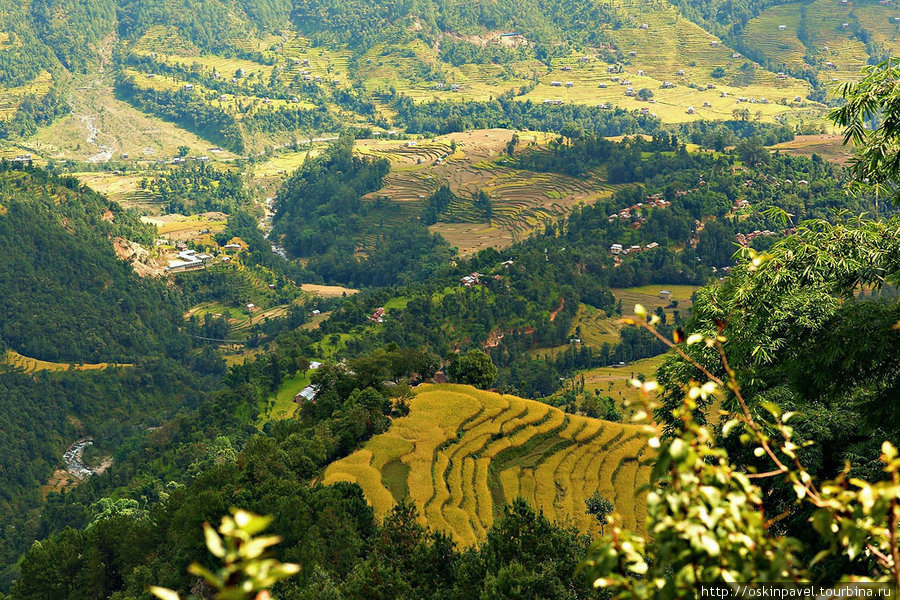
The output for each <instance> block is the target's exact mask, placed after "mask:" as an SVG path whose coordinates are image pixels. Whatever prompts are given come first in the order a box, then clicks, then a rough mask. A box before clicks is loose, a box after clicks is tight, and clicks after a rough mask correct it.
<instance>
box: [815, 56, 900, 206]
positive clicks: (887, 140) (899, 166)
mask: <svg viewBox="0 0 900 600" xmlns="http://www.w3.org/2000/svg"><path fill="white" fill-rule="evenodd" d="M898 78H900V66H897V65H896V64H894V65H892V64H891V61H890V60H888V61H885V62H881V63H878V64H877V65H870V66H867V67H864V68H863V77H862V79H860V80H859V81H857V82H850V81H848V82H846V83H844V84H843V85H842V86H841V96H842V97H843V98H844V100H845V102H846V103H845V104H844V106H841V107H839V108H836V109H834V110H833V111H831V113H830V114H829V115H828V117H829V118H830V119H831V120H832V121H833V122H834V123H835V124H837V125H839V126H841V127H844V144H848V143H850V142H852V143H853V145H854V146H855V148H854V158H853V160H852V161H851V163H850V171H851V172H852V173H853V176H854V179H855V180H856V185H857V186H862V187H874V188H875V189H876V190H878V191H879V192H884V193H886V194H890V195H891V196H893V200H894V203H895V204H896V203H900V186H898V184H900V154H898V152H897V144H898V140H900V86H897V83H896V82H897V79H898Z"/></svg>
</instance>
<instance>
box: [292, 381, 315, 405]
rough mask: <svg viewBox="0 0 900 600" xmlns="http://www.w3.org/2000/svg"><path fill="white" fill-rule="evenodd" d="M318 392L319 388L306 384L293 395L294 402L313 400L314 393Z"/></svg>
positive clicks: (301, 402) (300, 402)
mask: <svg viewBox="0 0 900 600" xmlns="http://www.w3.org/2000/svg"><path fill="white" fill-rule="evenodd" d="M318 393H319V389H318V388H317V387H316V386H314V385H308V386H306V387H305V388H303V389H302V390H300V391H299V392H297V395H296V396H294V402H296V403H297V404H303V403H304V402H313V401H315V399H316V394H318Z"/></svg>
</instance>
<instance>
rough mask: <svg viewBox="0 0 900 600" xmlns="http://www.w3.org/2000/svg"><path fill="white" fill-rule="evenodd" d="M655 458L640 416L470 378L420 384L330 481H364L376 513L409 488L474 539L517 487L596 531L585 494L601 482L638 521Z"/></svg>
mask: <svg viewBox="0 0 900 600" xmlns="http://www.w3.org/2000/svg"><path fill="white" fill-rule="evenodd" d="M651 458H652V456H651V453H650V451H649V450H647V445H646V440H645V439H644V437H643V436H642V434H641V433H640V429H639V428H638V427H636V426H632V425H622V424H619V423H611V422H608V421H600V420H597V419H589V418H587V417H580V416H577V415H567V414H565V413H563V412H562V411H560V410H558V409H556V408H553V407H551V406H549V405H547V404H543V403H540V402H535V401H532V400H523V399H521V398H517V397H515V396H509V395H501V394H496V393H493V392H483V391H480V390H476V389H474V388H471V387H468V386H460V385H423V386H420V387H419V388H418V390H417V394H416V397H415V398H414V399H413V400H412V402H411V405H410V414H409V416H407V417H403V418H400V419H396V420H395V421H394V423H393V424H392V425H391V428H390V429H389V430H388V432H387V433H385V434H382V435H379V436H375V437H374V438H372V439H371V440H370V441H369V442H368V443H367V444H366V445H365V446H364V447H363V448H362V449H361V450H359V451H357V452H356V453H354V454H352V455H350V456H349V457H347V458H345V459H343V460H340V461H338V462H336V463H333V464H332V465H330V466H329V467H328V469H327V470H326V471H325V477H324V482H325V483H337V482H339V481H349V482H354V483H358V484H359V485H360V486H361V487H362V488H363V491H364V492H365V495H366V499H367V500H368V502H369V503H370V504H371V505H372V506H373V507H374V508H375V511H376V513H377V514H379V515H384V514H386V513H387V512H388V511H389V510H390V509H391V507H393V506H394V504H395V503H396V502H397V501H398V500H400V499H402V498H408V499H410V500H412V501H413V502H414V503H415V505H416V507H417V508H418V509H419V511H420V513H421V514H422V515H423V518H424V520H425V521H427V522H428V524H429V525H430V526H431V527H433V528H435V529H438V530H441V531H444V532H446V533H448V534H450V535H452V536H453V538H454V539H455V540H456V541H457V542H459V543H461V544H466V545H467V544H473V543H475V542H477V541H479V540H483V539H484V535H485V533H486V531H487V530H488V529H489V528H490V526H491V524H492V523H493V522H494V518H495V517H496V516H497V515H498V514H499V511H500V510H501V508H502V506H503V505H504V504H507V503H510V502H512V501H513V500H515V499H516V498H517V497H520V496H521V497H523V498H525V499H526V500H527V501H528V503H529V504H531V505H532V506H534V507H536V508H540V509H541V510H542V511H543V512H544V514H545V515H547V517H548V518H550V519H554V520H557V521H561V522H562V521H564V522H569V523H572V524H575V525H576V526H578V528H579V529H580V530H582V531H591V532H594V533H597V531H598V526H597V523H596V520H594V517H592V516H590V515H587V514H586V513H585V505H584V501H585V500H586V499H587V498H588V497H589V496H590V495H591V494H593V493H594V492H595V491H599V492H600V493H601V494H602V495H604V496H605V497H607V498H608V499H610V500H611V501H612V502H613V504H614V505H615V509H616V512H617V513H619V514H620V515H621V516H622V517H623V519H624V522H625V523H627V524H628V525H629V526H631V527H640V526H641V523H643V518H644V512H643V511H644V504H645V503H644V502H643V493H642V492H641V491H640V490H641V486H643V485H644V484H646V483H647V482H648V481H649V475H650V466H649V464H648V463H649V461H650V460H651Z"/></svg>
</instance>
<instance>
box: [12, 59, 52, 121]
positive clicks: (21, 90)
mask: <svg viewBox="0 0 900 600" xmlns="http://www.w3.org/2000/svg"><path fill="white" fill-rule="evenodd" d="M52 85H53V77H52V76H51V75H50V73H48V72H46V71H44V72H43V73H41V74H40V75H38V76H37V77H35V78H34V79H33V80H32V81H30V82H28V83H27V84H25V85H22V86H18V87H10V88H4V89H0V121H4V120H6V119H11V118H12V116H13V115H14V114H15V113H16V110H17V109H18V108H19V105H20V104H21V103H22V100H23V99H24V98H25V96H29V95H30V96H36V97H38V98H40V97H42V96H44V95H45V94H46V93H47V92H48V91H50V86H52Z"/></svg>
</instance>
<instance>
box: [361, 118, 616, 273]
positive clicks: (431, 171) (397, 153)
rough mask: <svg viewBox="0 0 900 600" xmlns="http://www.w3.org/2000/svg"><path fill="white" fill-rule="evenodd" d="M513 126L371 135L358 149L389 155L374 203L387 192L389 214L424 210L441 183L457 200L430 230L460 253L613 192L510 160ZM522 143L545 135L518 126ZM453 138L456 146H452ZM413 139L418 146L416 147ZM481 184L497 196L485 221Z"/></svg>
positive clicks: (505, 240)
mask: <svg viewBox="0 0 900 600" xmlns="http://www.w3.org/2000/svg"><path fill="white" fill-rule="evenodd" d="M514 133H516V132H513V131H509V130H504V129H490V130H480V131H474V132H468V133H462V134H459V133H455V134H450V135H447V136H441V137H439V138H436V139H434V140H417V141H414V142H404V141H395V140H385V141H373V140H366V141H363V142H360V143H359V144H358V145H357V151H358V152H360V153H361V154H366V155H370V156H379V157H384V158H387V159H389V160H390V161H391V173H390V174H389V175H388V176H387V177H386V178H385V185H384V187H383V188H382V189H380V190H378V191H377V192H374V193H372V194H369V196H368V197H367V199H368V200H369V201H375V200H376V199H377V198H379V197H383V196H387V197H389V198H390V199H391V207H390V208H391V209H392V210H391V211H390V212H388V211H385V215H384V220H385V221H387V220H389V219H402V220H405V219H407V218H409V217H410V216H413V215H418V214H420V213H421V211H422V208H423V206H424V204H425V199H426V198H427V197H428V196H430V195H431V194H432V193H434V192H435V191H436V190H437V189H438V188H439V187H441V186H442V185H448V186H450V189H451V190H452V191H453V193H454V194H455V195H456V196H457V197H458V198H459V200H458V201H456V202H454V203H452V204H451V206H450V207H449V209H448V210H447V212H446V213H445V214H444V215H443V216H442V218H441V222H440V223H438V224H437V225H435V226H433V227H432V230H433V231H435V232H437V233H440V234H441V235H443V236H444V237H445V238H446V239H447V240H448V241H449V242H450V243H451V244H452V245H454V246H457V247H458V248H459V250H460V253H461V254H463V255H466V254H471V253H473V252H477V251H478V250H481V249H483V248H486V247H497V248H500V247H504V246H507V245H509V244H510V243H512V242H513V241H515V240H518V239H521V238H522V237H524V236H527V235H528V234H529V233H531V232H532V231H534V230H535V229H538V228H540V227H543V225H544V224H545V223H547V222H548V221H552V220H556V219H558V218H560V217H563V216H565V215H567V214H568V213H569V212H570V211H571V210H572V208H573V207H574V206H575V205H576V204H578V203H584V204H590V203H593V202H594V201H596V200H597V199H599V198H602V197H604V196H606V195H608V194H610V193H611V190H612V186H610V185H608V184H606V183H605V182H604V181H603V180H602V179H601V178H599V177H592V178H588V179H584V180H582V179H575V178H573V177H568V176H566V175H558V174H554V173H533V172H530V171H523V170H521V169H517V168H515V167H513V166H509V165H508V164H506V162H505V160H504V158H503V152H504V149H505V146H506V143H507V142H509V140H510V139H511V138H512V136H513V134H514ZM518 135H519V137H520V146H524V145H527V144H528V143H530V142H531V141H535V142H537V143H543V142H544V141H546V136H545V135H543V134H536V133H528V132H518ZM452 143H455V144H456V151H455V152H453V150H451V144H452ZM412 144H414V145H412ZM479 190H484V191H485V192H487V194H488V195H489V196H490V197H491V199H492V201H493V218H492V220H491V222H490V223H487V222H486V221H485V219H484V217H483V216H482V215H480V214H479V213H478V212H477V211H476V210H475V208H474V206H473V204H472V201H471V198H472V197H473V196H474V195H475V194H476V193H477V192H478V191H479Z"/></svg>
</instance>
